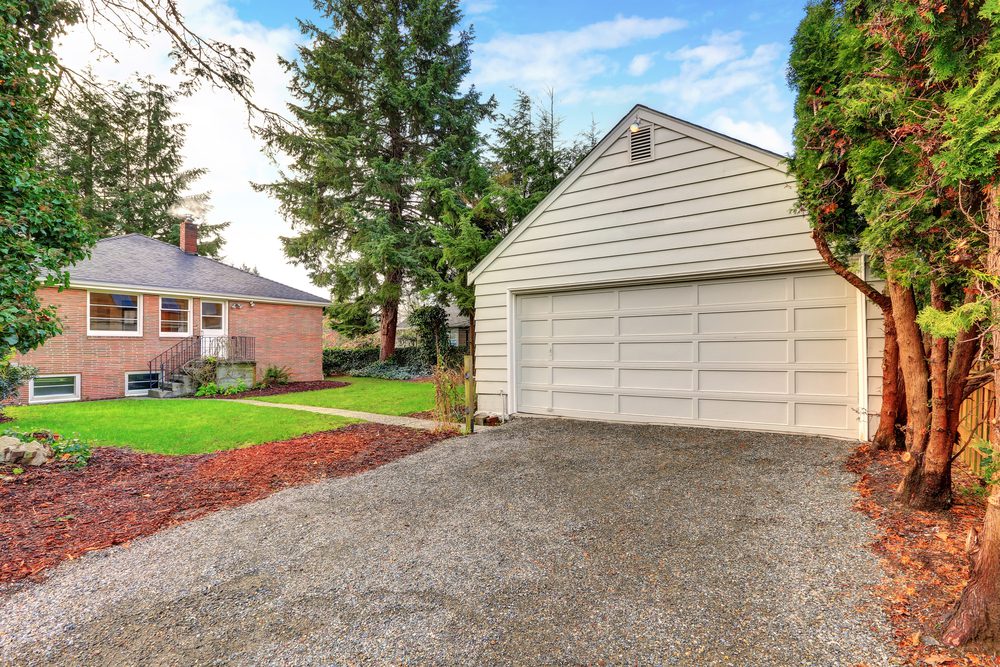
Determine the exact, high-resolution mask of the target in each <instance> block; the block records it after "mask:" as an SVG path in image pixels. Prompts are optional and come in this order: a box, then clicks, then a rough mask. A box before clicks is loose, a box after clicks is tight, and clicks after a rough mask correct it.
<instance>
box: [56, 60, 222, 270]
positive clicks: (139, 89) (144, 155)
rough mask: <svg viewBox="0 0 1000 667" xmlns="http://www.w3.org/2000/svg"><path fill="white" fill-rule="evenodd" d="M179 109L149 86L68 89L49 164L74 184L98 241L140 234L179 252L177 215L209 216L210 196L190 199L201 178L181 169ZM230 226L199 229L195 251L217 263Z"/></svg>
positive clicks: (169, 95) (199, 172) (173, 98)
mask: <svg viewBox="0 0 1000 667" xmlns="http://www.w3.org/2000/svg"><path fill="white" fill-rule="evenodd" d="M177 101H178V96H177V94H176V93H174V92H171V91H170V90H169V89H167V88H166V87H165V86H163V85H161V84H157V83H154V82H153V81H151V80H150V79H138V80H136V81H135V82H131V83H122V84H117V85H115V86H114V87H112V88H111V89H110V91H106V92H98V91H94V90H87V89H72V90H71V91H70V92H69V93H67V94H64V95H63V96H62V97H61V99H60V100H59V104H58V105H57V107H56V108H55V110H54V112H53V119H54V122H53V125H52V130H51V132H52V142H51V143H50V148H49V150H48V151H47V152H46V158H47V161H48V163H49V165H50V167H51V168H52V169H53V170H54V171H55V172H56V173H58V174H59V175H61V176H62V177H64V178H67V179H70V180H71V181H73V182H75V183H76V184H77V187H78V191H79V195H80V196H79V200H80V212H81V214H82V215H83V217H84V218H85V219H86V220H87V222H88V223H90V225H91V227H92V228H93V229H94V231H95V232H96V233H97V234H98V236H100V237H109V236H119V235H122V234H129V233H138V234H144V235H146V236H150V237H152V238H156V239H160V240H162V241H166V242H168V243H172V244H176V243H177V242H178V241H179V236H180V230H179V225H178V215H177V213H176V209H177V208H178V207H186V208H197V209H198V210H201V211H203V210H205V209H207V207H208V195H207V194H203V193H195V194H190V193H189V191H190V189H191V187H192V186H193V185H194V183H195V182H196V181H197V180H198V179H199V178H200V177H201V176H203V175H204V174H205V170H204V169H185V168H184V166H183V161H184V156H183V150H184V135H185V131H186V127H185V126H184V125H183V124H181V123H178V122H177V121H176V112H175V111H174V109H173V107H174V106H175V105H176V104H177ZM228 226H229V223H218V224H207V223H204V222H202V224H201V225H200V230H199V231H200V238H199V242H198V251H199V252H200V253H201V254H203V255H207V256H210V257H217V256H218V255H219V252H220V250H221V247H222V244H223V243H224V241H223V239H222V237H221V236H220V233H221V232H222V230H224V229H225V228H226V227H228Z"/></svg>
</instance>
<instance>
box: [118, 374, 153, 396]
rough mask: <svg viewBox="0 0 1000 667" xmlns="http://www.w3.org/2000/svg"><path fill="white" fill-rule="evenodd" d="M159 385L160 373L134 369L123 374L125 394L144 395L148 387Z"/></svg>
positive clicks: (147, 391)
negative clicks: (134, 370) (132, 371)
mask: <svg viewBox="0 0 1000 667" xmlns="http://www.w3.org/2000/svg"><path fill="white" fill-rule="evenodd" d="M159 386H160V374H159V373H148V372H146V371H136V372H134V373H126V374H125V395H126V396H145V395H147V394H148V393H149V390H150V389H156V388H157V387H159Z"/></svg>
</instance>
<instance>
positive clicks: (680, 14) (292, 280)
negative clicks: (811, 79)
mask: <svg viewBox="0 0 1000 667" xmlns="http://www.w3.org/2000/svg"><path fill="white" fill-rule="evenodd" d="M803 1H804V0H803ZM179 4H180V7H181V10H182V12H183V13H184V16H185V19H186V20H187V23H188V25H189V26H190V27H191V28H192V29H193V30H194V31H196V32H197V33H198V34H200V35H202V36H204V37H208V38H212V39H218V40H219V41H222V42H226V43H230V44H238V45H240V46H242V47H245V48H247V49H249V50H250V51H252V52H253V53H254V54H255V56H256V60H255V63H254V65H253V68H252V71H251V77H252V79H253V81H254V84H255V91H256V92H255V101H256V102H257V103H258V104H259V105H261V106H263V107H267V108H272V109H282V108H283V107H284V105H285V104H287V103H288V101H289V97H288V92H287V81H288V78H287V75H286V74H285V72H284V71H283V70H282V69H281V67H279V66H278V64H277V59H278V56H279V55H280V56H283V57H286V58H288V57H294V55H295V48H296V44H297V42H299V41H300V40H301V35H300V33H299V31H298V28H297V25H296V18H297V17H308V18H318V17H317V15H316V12H315V10H314V8H313V6H312V2H311V0H284V1H282V2H279V1H277V0H179ZM802 7H803V5H802V4H800V3H799V2H798V1H797V0H793V1H792V2H790V3H786V4H784V5H783V6H782V7H779V8H775V6H774V5H773V4H771V3H767V2H763V1H762V0H744V1H742V2H736V1H735V0H725V1H724V2H719V1H712V2H704V1H703V2H695V1H692V0H681V1H679V2H674V3H670V4H667V3H663V2H646V3H631V4H627V3H595V2H571V1H569V0H554V1H553V0H533V1H529V0H463V8H464V9H465V12H466V21H467V23H469V24H472V25H473V26H474V27H475V31H476V43H475V50H474V53H473V63H472V74H471V76H470V83H475V84H476V86H477V87H478V88H479V89H480V90H482V91H483V92H484V93H486V94H487V95H490V94H495V95H496V96H497V98H498V101H499V102H500V111H504V110H506V109H509V108H510V104H511V101H512V99H513V96H514V92H513V91H514V88H521V89H523V90H525V91H527V92H528V93H530V94H531V95H532V96H533V97H535V98H536V99H541V98H542V97H543V96H544V93H545V91H546V90H547V89H549V88H551V89H554V91H555V94H556V111H557V114H558V115H560V116H561V117H562V118H563V119H564V124H563V130H564V136H565V137H566V138H567V139H569V140H571V139H572V138H574V136H575V135H576V134H577V133H579V132H580V131H581V130H583V129H585V128H587V127H589V126H590V122H591V118H593V119H594V120H596V122H597V124H598V129H599V131H600V133H601V134H603V133H605V132H607V131H608V130H610V129H611V127H612V126H613V125H614V124H615V123H616V122H617V121H618V120H619V119H620V118H621V117H622V116H623V115H624V114H626V113H627V112H628V111H629V109H631V108H632V107H633V106H634V105H635V104H639V103H641V104H645V105H647V106H650V107H653V108H655V109H659V110H661V111H664V112H666V113H669V114H672V115H675V116H679V117H681V118H684V119H686V120H689V121H692V122H695V123H699V124H702V125H706V126H708V127H711V128H713V129H715V130H718V131H720V132H723V133H725V134H729V135H731V136H734V137H737V138H739V139H742V140H744V141H747V142H750V143H753V144H757V145H759V146H762V147H765V148H769V149H771V150H774V151H778V152H780V153H784V152H786V151H788V149H789V147H790V133H791V127H792V116H791V111H792V97H791V95H790V93H789V91H788V89H787V86H786V85H785V81H784V74H785V63H786V61H787V58H788V48H789V47H788V43H789V39H790V38H791V36H792V33H793V32H794V30H795V26H796V25H797V23H798V21H799V18H800V17H801V15H802V11H803V10H802ZM95 40H96V41H97V43H99V44H101V45H102V46H103V47H104V49H105V50H106V51H108V52H111V53H113V54H115V56H116V57H115V58H109V57H108V56H107V53H106V52H105V51H102V50H100V49H95V48H94V43H95ZM59 50H60V57H61V58H63V59H64V61H65V62H66V63H67V64H68V65H69V66H71V67H73V68H74V69H77V70H82V69H85V68H88V67H89V68H92V70H93V71H94V73H95V75H96V76H98V77H99V78H105V79H110V80H123V79H127V78H129V77H130V76H131V75H133V74H135V73H139V74H141V75H143V76H147V75H148V76H152V77H153V78H155V79H157V80H160V81H162V82H163V83H165V84H167V85H176V84H177V83H178V79H177V77H176V76H175V75H174V74H172V73H171V64H172V63H171V60H170V50H171V44H170V41H169V39H167V38H166V36H165V35H150V36H149V37H148V38H147V39H146V40H145V41H144V42H141V43H137V42H129V41H127V40H125V39H124V38H123V37H122V35H121V34H120V32H118V31H117V30H116V29H115V27H114V26H111V25H101V24H100V22H97V24H95V25H92V26H91V27H90V29H87V28H85V27H84V26H77V27H76V28H74V29H73V30H70V31H69V33H68V34H67V35H65V36H64V37H62V38H61V39H60V43H59ZM178 113H179V119H180V120H181V121H182V122H183V123H185V124H186V125H187V141H186V144H185V147H184V158H185V166H186V167H188V168H199V169H205V170H206V174H205V176H203V177H202V178H201V179H199V181H198V183H197V184H196V185H195V187H194V188H193V189H192V194H195V193H205V192H207V193H210V194H211V205H212V208H211V210H209V211H206V212H204V213H203V214H202V215H201V216H200V218H201V219H202V220H205V221H207V222H221V221H229V222H231V226H230V227H229V229H227V230H226V234H225V236H226V245H225V247H224V248H223V253H224V257H225V261H227V262H229V263H230V264H234V265H236V266H239V265H240V264H247V265H250V266H254V267H257V269H259V271H260V272H261V274H262V275H264V276H267V277H268V278H272V279H274V280H279V281H281V282H284V283H287V284H290V285H294V286H295V287H299V288H301V289H305V290H309V291H311V292H314V293H316V294H320V295H322V294H323V293H324V292H325V290H323V289H321V288H318V287H316V286H315V285H313V284H312V282H311V280H310V279H309V276H308V275H307V273H306V271H305V269H304V268H303V267H300V266H294V265H291V264H289V263H288V260H287V259H286V258H285V256H284V253H283V251H282V246H281V242H280V237H282V236H287V235H289V234H291V233H294V230H292V229H291V227H290V225H289V222H288V221H287V220H285V219H284V218H283V217H282V215H281V213H280V211H279V210H278V207H277V203H276V202H275V201H274V200H273V199H271V198H270V197H268V196H267V195H266V194H265V193H261V192H257V191H255V190H254V188H253V187H252V185H251V184H252V183H253V182H257V183H267V182H273V181H274V180H276V179H277V178H278V177H279V169H280V166H279V165H278V164H275V162H274V161H272V160H271V159H270V158H269V157H268V156H267V155H266V154H265V153H264V151H263V146H262V145H261V143H260V139H259V137H256V136H255V135H254V134H253V133H252V132H250V131H249V129H248V127H247V123H246V118H247V115H246V108H245V106H244V105H243V103H242V102H241V101H239V100H238V99H236V98H235V97H234V96H232V95H231V94H229V93H227V92H226V91H224V90H219V89H214V88H212V87H202V88H200V89H199V90H197V91H196V92H194V93H193V94H192V95H190V96H189V97H185V98H184V99H183V100H182V102H181V103H180V104H179V106H178Z"/></svg>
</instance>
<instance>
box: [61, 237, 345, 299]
mask: <svg viewBox="0 0 1000 667" xmlns="http://www.w3.org/2000/svg"><path fill="white" fill-rule="evenodd" d="M69 274H70V282H71V283H84V284H92V283H99V284H107V285H115V286H120V287H135V288H138V289H143V290H146V289H153V290H155V289H164V290H171V291H175V292H185V293H189V294H192V295H199V294H205V295H212V296H235V297H243V298H246V299H261V300H267V299H276V300H280V301H300V302H307V303H315V304H317V305H319V304H327V303H329V299H324V298H322V297H318V296H316V295H315V294H309V293H308V292H303V291H302V290H298V289H295V288H294V287H289V286H288V285H283V284H282V283H279V282H275V281H274V280H268V279H267V278H262V277H261V276H256V275H254V274H252V273H249V272H247V271H243V270H242V269H237V268H235V267H232V266H228V265H226V264H223V263H222V262H219V261H216V260H214V259H210V258H208V257H200V256H198V255H189V254H187V253H186V252H184V251H183V250H181V249H180V248H178V247H177V246H174V245H171V244H169V243H164V242H163V241H157V240H156V239H152V238H149V237H148V236H143V235H142V234H126V235H125V236H116V237H113V238H109V239H102V240H100V241H98V242H97V245H95V246H94V249H93V252H92V253H91V256H90V258H89V259H85V260H83V261H80V262H78V263H77V264H75V265H74V266H72V267H70V269H69Z"/></svg>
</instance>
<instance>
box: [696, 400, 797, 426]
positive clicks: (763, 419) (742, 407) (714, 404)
mask: <svg viewBox="0 0 1000 667" xmlns="http://www.w3.org/2000/svg"><path fill="white" fill-rule="evenodd" d="M698 417H700V418H701V419H708V420H712V421H720V422H740V423H746V424H768V425H776V426H780V425H787V424H788V404H787V403H785V402H777V401H775V402H770V401H753V400H741V401H738V400H731V401H730V400H722V399H715V398H703V399H701V400H699V401H698Z"/></svg>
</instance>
